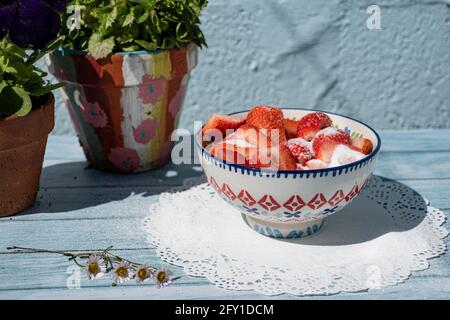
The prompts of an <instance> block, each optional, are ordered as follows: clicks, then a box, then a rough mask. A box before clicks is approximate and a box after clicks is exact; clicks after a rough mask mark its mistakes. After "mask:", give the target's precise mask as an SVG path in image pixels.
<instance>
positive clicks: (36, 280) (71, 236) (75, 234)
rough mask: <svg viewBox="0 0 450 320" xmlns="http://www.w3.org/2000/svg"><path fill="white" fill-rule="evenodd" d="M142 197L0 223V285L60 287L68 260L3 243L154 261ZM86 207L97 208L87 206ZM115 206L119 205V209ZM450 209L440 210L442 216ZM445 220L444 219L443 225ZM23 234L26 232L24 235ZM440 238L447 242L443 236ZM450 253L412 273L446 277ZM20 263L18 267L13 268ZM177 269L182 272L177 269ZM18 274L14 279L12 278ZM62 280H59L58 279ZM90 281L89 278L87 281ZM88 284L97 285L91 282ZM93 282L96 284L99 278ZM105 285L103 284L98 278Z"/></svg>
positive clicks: (448, 241) (179, 272)
mask: <svg viewBox="0 0 450 320" xmlns="http://www.w3.org/2000/svg"><path fill="white" fill-rule="evenodd" d="M145 201H146V199H145V198H143V199H141V202H139V201H136V199H129V200H125V201H123V203H122V202H120V203H121V204H122V205H123V208H128V210H129V211H130V212H135V216H134V217H127V216H125V217H124V218H120V219H117V218H110V219H68V220H41V221H16V220H14V219H13V220H9V221H7V222H4V223H2V224H1V225H0V226H1V230H2V232H1V234H2V235H7V236H3V237H1V238H0V259H1V261H2V264H1V267H0V268H1V270H3V271H2V272H0V290H6V289H8V290H9V289H32V288H36V287H44V288H54V287H58V286H61V281H63V280H64V279H66V278H65V277H66V275H65V270H66V268H67V267H68V266H69V265H70V264H69V263H67V259H66V258H64V257H59V256H54V255H49V254H29V253H24V254H17V253H11V252H10V251H6V250H5V248H6V247H9V246H13V245H15V246H23V247H30V246H33V247H37V248H45V249H53V250H83V251H84V250H102V249H105V248H107V247H109V246H110V245H113V246H114V247H115V248H117V249H121V254H122V255H124V256H125V257H127V258H129V259H132V260H136V261H142V262H149V263H153V264H155V265H160V264H162V262H161V261H160V259H159V258H158V257H157V256H156V255H155V253H154V251H153V250H150V248H148V247H149V244H148V241H147V234H146V232H145V231H144V229H143V228H144V226H143V224H142V215H143V214H145V213H147V212H146V208H147V206H146V205H145ZM103 209H105V212H111V211H112V210H118V209H120V208H117V205H116V204H115V203H109V204H105V205H104V208H103ZM86 210H97V208H88V209H86ZM119 211H120V210H119ZM449 213H450V210H448V211H446V214H447V215H448V214H449ZM448 227H449V222H448V221H447V228H448ZM24 235H26V236H24ZM445 241H446V243H447V244H448V243H450V238H447V239H446V240H445ZM448 265H450V254H448V253H447V254H445V255H444V256H442V257H441V258H439V259H433V260H432V268H431V269H430V270H427V271H425V272H423V273H417V274H416V275H415V276H416V277H419V278H420V277H426V278H430V277H431V278H433V277H439V278H442V277H444V278H450V269H449V268H448ZM17 266H20V268H17ZM177 272H178V273H177V274H182V272H181V270H180V269H179V268H178V269H177ZM18 279H20V281H17V280H18ZM64 281H65V280H64ZM186 281H188V282H189V281H191V282H189V283H192V281H193V282H194V283H205V281H206V280H205V279H200V280H192V279H187V280H186ZM90 284H92V283H89V285H90ZM93 285H97V283H94V284H93ZM99 285H102V283H101V282H100V283H99ZM103 285H105V283H103Z"/></svg>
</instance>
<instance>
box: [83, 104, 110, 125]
mask: <svg viewBox="0 0 450 320" xmlns="http://www.w3.org/2000/svg"><path fill="white" fill-rule="evenodd" d="M80 108H81V112H82V114H83V119H84V121H86V122H87V123H90V124H91V125H92V126H93V127H94V128H104V127H106V125H107V124H108V117H107V116H106V114H105V112H104V111H103V110H102V108H101V107H100V105H99V104H98V102H95V103H90V102H86V103H83V104H82V105H81V107H80Z"/></svg>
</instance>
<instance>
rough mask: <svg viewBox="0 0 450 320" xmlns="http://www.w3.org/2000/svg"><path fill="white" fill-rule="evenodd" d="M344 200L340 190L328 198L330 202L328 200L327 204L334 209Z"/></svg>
mask: <svg viewBox="0 0 450 320" xmlns="http://www.w3.org/2000/svg"><path fill="white" fill-rule="evenodd" d="M344 198H345V195H344V192H343V191H342V190H339V191H336V193H335V194H334V196H332V197H331V198H330V200H328V203H329V204H330V206H332V207H335V206H337V205H338V204H339V203H341V201H342V200H344Z"/></svg>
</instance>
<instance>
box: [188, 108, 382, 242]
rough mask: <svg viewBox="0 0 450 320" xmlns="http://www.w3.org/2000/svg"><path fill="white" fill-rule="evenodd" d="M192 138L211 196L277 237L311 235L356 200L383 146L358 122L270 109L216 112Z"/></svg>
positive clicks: (342, 117) (288, 110)
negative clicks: (221, 200)
mask: <svg viewBox="0 0 450 320" xmlns="http://www.w3.org/2000/svg"><path fill="white" fill-rule="evenodd" d="M195 141H196V146H197V150H198V154H199V158H200V162H201V165H202V168H203V170H204V172H205V174H206V176H207V178H208V182H209V183H210V185H211V186H212V187H213V188H214V190H215V191H216V192H217V194H218V195H219V196H220V197H221V198H222V199H224V200H225V201H226V202H228V203H229V204H231V205H232V206H233V207H235V208H236V209H238V210H239V211H240V212H242V216H243V217H244V219H245V221H246V222H247V224H248V225H249V226H250V227H251V228H253V229H254V230H255V231H257V232H259V233H261V234H263V235H266V236H269V237H274V238H282V239H292V238H301V237H304V236H308V235H312V234H314V233H316V232H317V231H319V230H320V229H321V227H322V226H323V223H324V220H325V218H326V217H328V216H329V215H331V214H334V213H336V212H338V211H340V210H342V209H343V208H344V207H345V206H347V205H348V204H349V203H351V202H352V201H353V200H354V199H355V198H356V197H358V196H359V195H360V194H361V192H362V191H363V190H364V188H365V187H366V185H367V183H368V181H369V178H370V176H371V175H372V172H373V169H374V165H375V161H376V158H377V155H378V153H379V150H380V147H381V140H380V137H379V135H378V134H377V133H376V132H375V130H373V129H372V128H370V127H369V126H368V125H366V124H364V123H362V122H360V121H357V120H354V119H351V118H349V117H345V116H342V115H338V114H334V113H329V112H321V111H312V110H306V109H281V108H277V107H270V106H257V107H255V108H253V109H251V110H250V111H244V112H239V113H234V114H231V115H217V114H215V115H213V116H212V117H211V118H210V119H209V120H208V121H207V123H206V124H205V125H204V126H203V128H202V129H201V130H200V132H198V133H197V134H196V138H195Z"/></svg>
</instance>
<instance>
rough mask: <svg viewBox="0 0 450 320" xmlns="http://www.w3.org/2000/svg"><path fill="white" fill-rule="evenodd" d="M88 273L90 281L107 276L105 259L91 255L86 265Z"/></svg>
mask: <svg viewBox="0 0 450 320" xmlns="http://www.w3.org/2000/svg"><path fill="white" fill-rule="evenodd" d="M86 272H87V274H88V277H89V279H90V280H94V279H98V278H100V277H101V276H103V275H104V274H105V267H104V266H103V258H102V257H101V256H97V255H96V254H91V255H90V256H89V259H88V261H87V264H86Z"/></svg>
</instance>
